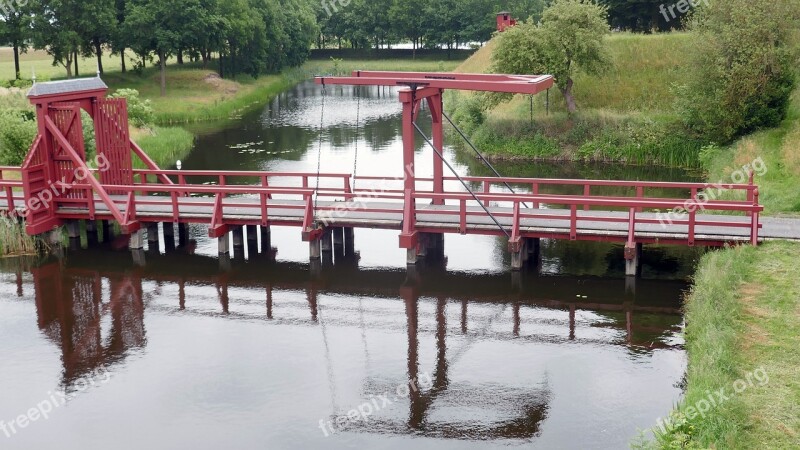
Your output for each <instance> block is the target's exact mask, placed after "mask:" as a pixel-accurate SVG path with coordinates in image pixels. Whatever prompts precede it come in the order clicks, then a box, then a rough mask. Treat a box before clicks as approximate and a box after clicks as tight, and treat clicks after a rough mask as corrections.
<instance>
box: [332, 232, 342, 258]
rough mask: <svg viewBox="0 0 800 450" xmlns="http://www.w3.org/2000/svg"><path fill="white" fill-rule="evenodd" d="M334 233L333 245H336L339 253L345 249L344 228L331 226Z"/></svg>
mask: <svg viewBox="0 0 800 450" xmlns="http://www.w3.org/2000/svg"><path fill="white" fill-rule="evenodd" d="M331 233H332V234H333V246H334V247H336V249H337V253H339V252H342V251H344V250H343V249H344V228H331Z"/></svg>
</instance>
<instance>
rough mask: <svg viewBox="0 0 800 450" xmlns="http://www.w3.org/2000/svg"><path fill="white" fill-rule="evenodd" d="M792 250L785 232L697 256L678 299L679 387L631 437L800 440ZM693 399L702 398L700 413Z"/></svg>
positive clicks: (673, 441) (710, 441)
mask: <svg viewBox="0 0 800 450" xmlns="http://www.w3.org/2000/svg"><path fill="white" fill-rule="evenodd" d="M798 259H800V244H798V243H791V242H770V243H767V244H764V245H763V246H762V247H759V248H756V247H750V246H743V247H733V248H727V249H725V250H722V251H715V252H711V253H709V254H707V255H706V256H705V257H704V258H703V259H702V261H701V262H700V266H699V268H698V271H697V274H696V275H695V285H694V287H693V289H692V291H691V294H690V295H689V296H688V298H687V301H686V311H685V317H686V323H687V326H686V350H687V354H688V358H689V366H688V371H687V374H686V391H685V395H684V397H683V399H682V400H681V402H680V404H679V405H678V406H677V407H676V409H675V411H673V413H672V414H671V415H670V417H667V418H662V419H661V420H659V424H658V426H657V427H656V428H654V429H653V434H654V435H655V440H654V441H650V442H645V441H642V442H638V443H636V444H634V447H637V448H661V449H705V448H731V449H740V448H741V449H749V448H798V447H800V351H799V350H798V349H799V348H800V320H798V317H800V302H798V298H800V278H798V277H797V276H796V270H795V266H796V262H797V260H798ZM754 373H762V374H763V377H762V378H761V379H760V381H761V382H759V383H753V382H752V378H753V376H752V374H754ZM720 394H722V395H720ZM709 398H711V399H713V404H712V403H711V402H710V401H709ZM704 402H705V403H704ZM701 404H704V405H709V404H710V406H711V407H710V408H708V409H707V411H706V412H704V413H703V414H700V413H699V412H698V405H701ZM703 409H706V408H703Z"/></svg>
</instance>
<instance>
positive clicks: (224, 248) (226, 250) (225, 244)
mask: <svg viewBox="0 0 800 450" xmlns="http://www.w3.org/2000/svg"><path fill="white" fill-rule="evenodd" d="M217 248H218V249H219V254H220V255H229V254H230V253H231V241H230V237H229V236H228V233H225V234H223V235H222V236H220V237H218V238H217Z"/></svg>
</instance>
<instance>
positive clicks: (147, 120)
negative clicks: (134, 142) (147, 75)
mask: <svg viewBox="0 0 800 450" xmlns="http://www.w3.org/2000/svg"><path fill="white" fill-rule="evenodd" d="M109 97H111V98H124V99H126V100H127V101H128V118H129V120H130V123H131V124H132V125H133V126H135V127H136V128H143V127H146V126H149V125H152V124H153V123H155V111H154V110H153V105H152V102H151V101H150V100H142V99H141V98H140V97H139V91H137V90H136V89H119V90H117V92H115V93H113V94H112V95H110V96H109Z"/></svg>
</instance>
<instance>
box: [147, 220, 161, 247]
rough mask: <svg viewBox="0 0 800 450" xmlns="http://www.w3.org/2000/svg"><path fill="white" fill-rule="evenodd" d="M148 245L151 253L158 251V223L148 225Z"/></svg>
mask: <svg viewBox="0 0 800 450" xmlns="http://www.w3.org/2000/svg"><path fill="white" fill-rule="evenodd" d="M147 245H148V247H149V248H150V251H152V252H155V251H158V247H159V245H158V223H157V222H156V223H149V224H147Z"/></svg>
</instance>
